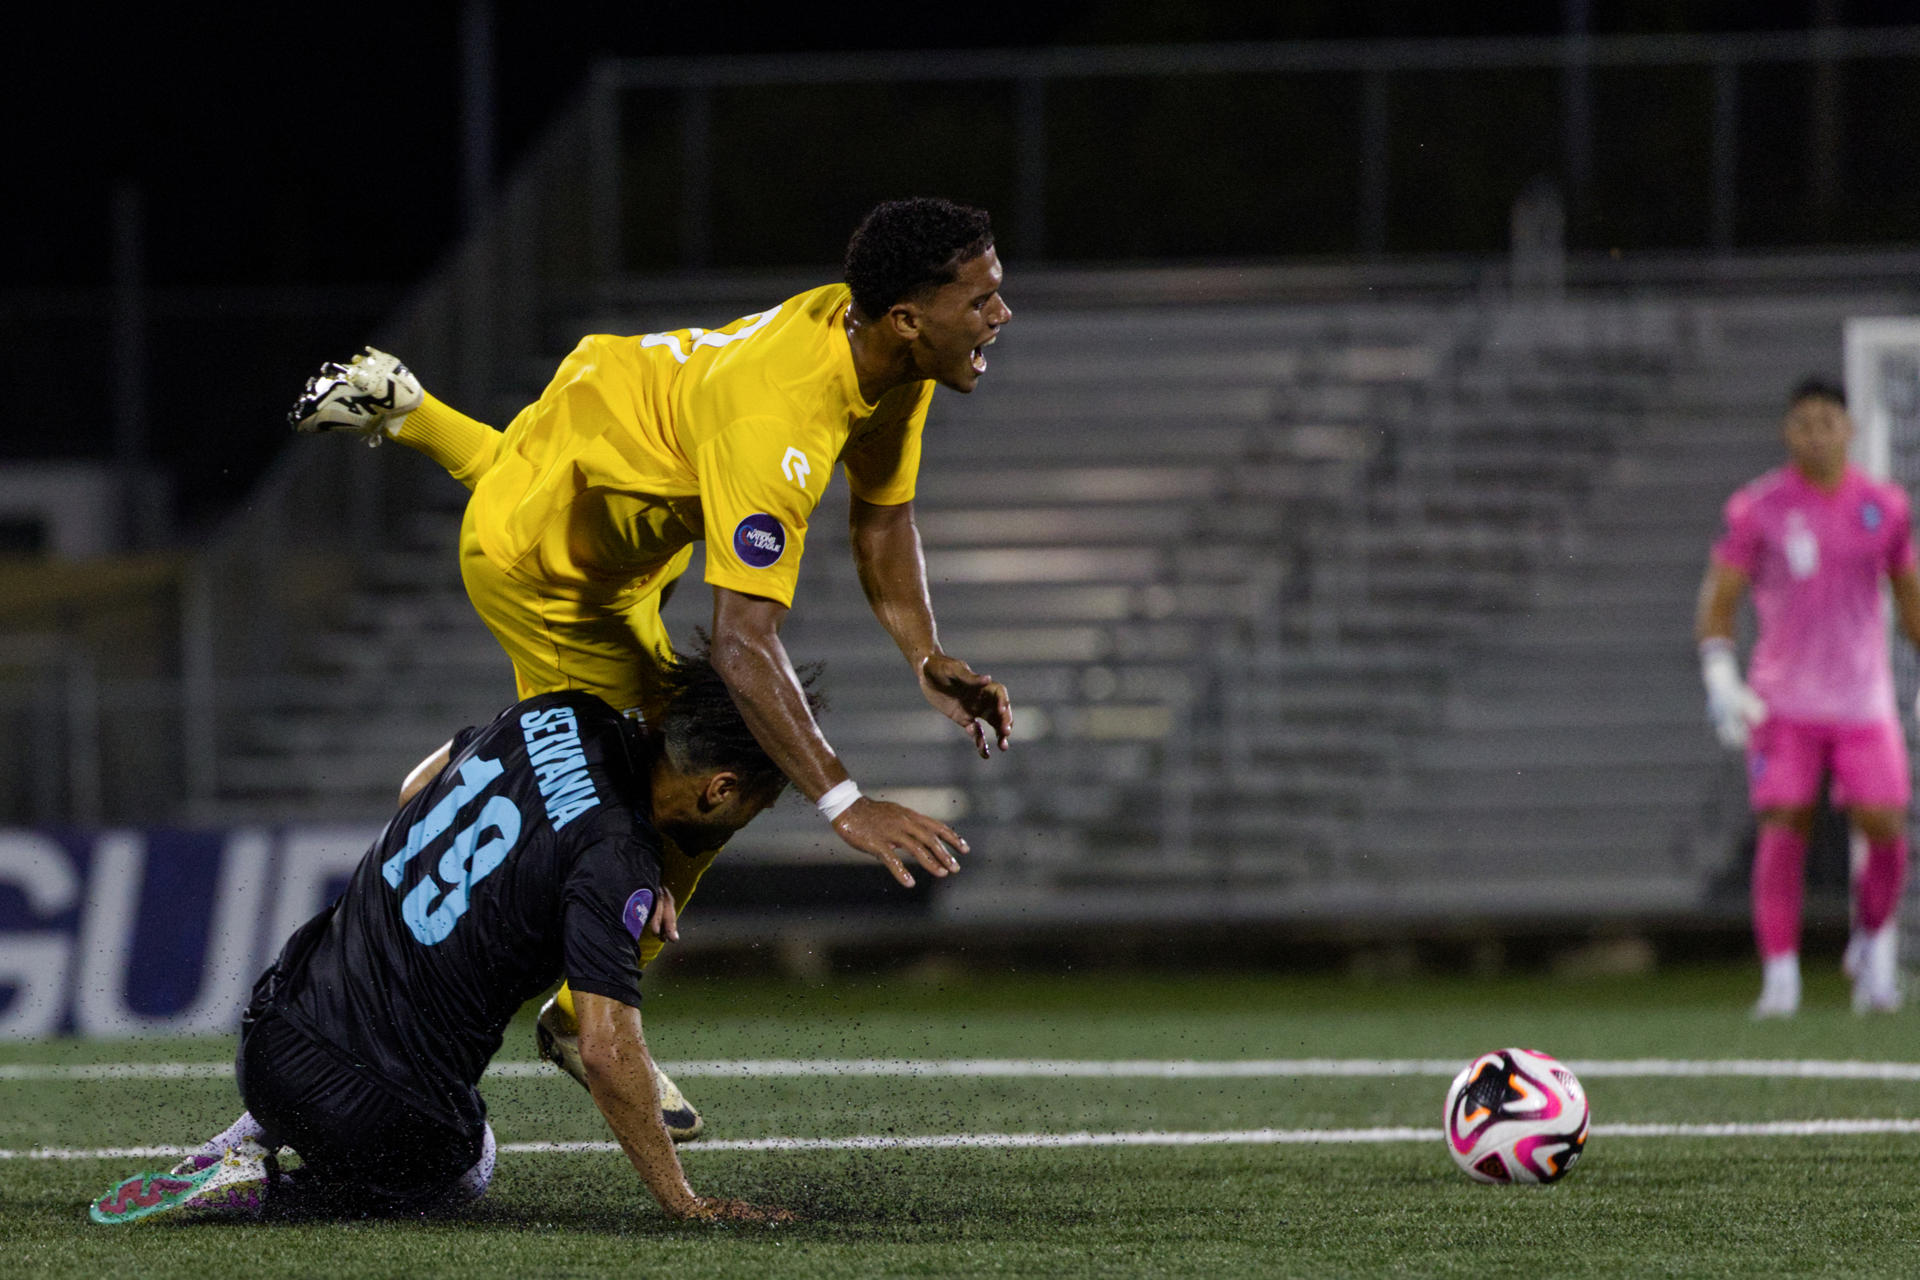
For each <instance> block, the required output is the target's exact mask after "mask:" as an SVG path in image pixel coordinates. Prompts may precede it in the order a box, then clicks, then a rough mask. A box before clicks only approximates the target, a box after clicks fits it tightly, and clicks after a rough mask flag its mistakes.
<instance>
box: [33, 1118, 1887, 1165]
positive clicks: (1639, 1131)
mask: <svg viewBox="0 0 1920 1280" xmlns="http://www.w3.org/2000/svg"><path fill="white" fill-rule="evenodd" d="M1882 1133H1894V1134H1920V1120H1775V1121H1769V1122H1766V1123H1763V1124H1613V1125H1595V1126H1594V1127H1593V1134H1594V1136H1595V1137H1600V1138H1811V1137H1825V1136H1842V1137H1849V1136H1855V1135H1863V1134H1882ZM1440 1139H1441V1132H1440V1130H1438V1129H1420V1128H1413V1127H1399V1128H1377V1129H1227V1130H1218V1131H1208V1132H1188V1133H1180V1132H1167V1133H1156V1132H1144V1133H933V1134H924V1135H920V1136H913V1137H899V1136H896V1135H893V1134H870V1135H863V1136H857V1137H849V1138H733V1139H722V1140H716V1141H703V1142H699V1143H695V1144H692V1145H690V1146H686V1147H682V1148H681V1151H682V1152H683V1153H684V1152H689V1151H691V1152H702V1151H926V1150H958V1149H963V1148H995V1149H1001V1150H1005V1149H1015V1148H1017V1149H1027V1150H1031V1149H1036V1148H1062V1147H1220V1146H1324V1145H1338V1144H1352V1143H1369V1142H1438V1141H1440ZM188 1150H189V1148H186V1147H99V1148H94V1149H92V1150H83V1149H78V1148H48V1147H40V1148H34V1149H31V1150H25V1151H17V1150H6V1149H3V1148H0V1160H147V1159H167V1158H176V1157H179V1156H182V1155H184V1154H186V1152H187V1151H188ZM619 1150H620V1147H619V1144H617V1143H613V1142H503V1143H501V1144H500V1153H501V1154H502V1155H582V1154H587V1155H599V1154H608V1155H611V1154H613V1153H614V1152H617V1151H619Z"/></svg>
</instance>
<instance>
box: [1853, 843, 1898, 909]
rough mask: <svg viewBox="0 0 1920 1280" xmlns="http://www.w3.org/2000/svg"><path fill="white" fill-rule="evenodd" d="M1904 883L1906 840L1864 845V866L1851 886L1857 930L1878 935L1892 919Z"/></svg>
mask: <svg viewBox="0 0 1920 1280" xmlns="http://www.w3.org/2000/svg"><path fill="white" fill-rule="evenodd" d="M1906 882H1907V838H1906V836H1904V835H1902V836H1898V837H1896V838H1895V839H1892V840H1875V841H1872V842H1871V843H1869V844H1868V845H1867V862H1866V865H1865V866H1863V867H1862V868H1860V876H1859V879H1858V880H1856V881H1855V882H1854V887H1853V892H1854V912H1855V916H1856V918H1857V919H1858V920H1859V922H1860V928H1861V929H1862V930H1863V931H1864V932H1866V933H1878V932H1879V931H1880V930H1881V928H1882V927H1884V926H1885V925H1886V923H1887V921H1889V920H1891V919H1893V912H1894V908H1896V907H1897V906H1899V905H1900V891H1901V889H1902V888H1904V887H1905V885H1906Z"/></svg>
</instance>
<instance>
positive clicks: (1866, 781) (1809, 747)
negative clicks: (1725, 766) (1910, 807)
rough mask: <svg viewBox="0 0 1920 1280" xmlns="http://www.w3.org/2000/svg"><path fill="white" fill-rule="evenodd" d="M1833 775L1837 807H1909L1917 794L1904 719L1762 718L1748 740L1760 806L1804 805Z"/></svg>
mask: <svg viewBox="0 0 1920 1280" xmlns="http://www.w3.org/2000/svg"><path fill="white" fill-rule="evenodd" d="M1828 773H1832V775H1833V791H1832V794H1831V797H1830V799H1831V801H1832V803H1833V806H1834V807H1835V808H1837V809H1853V808H1860V809H1904V808H1906V807H1907V802H1908V801H1909V800H1910V799H1912V798H1913V779H1912V776H1911V775H1910V774H1909V773H1908V771H1907V740H1906V738H1905V737H1903V736H1902V734H1901V732H1900V722H1899V721H1898V720H1875V721H1869V722H1867V723H1866V724H1859V723H1842V722H1839V721H1832V720H1782V719H1780V718H1778V717H1775V716H1769V717H1768V718H1767V719H1765V720H1763V721H1761V722H1760V724H1759V725H1758V726H1756V727H1755V729H1754V731H1753V737H1752V739H1751V740H1750V741H1749V742H1748V744H1747V788H1748V794H1749V795H1750V796H1751V797H1752V800H1753V807H1754V808H1755V809H1798V808H1803V807H1805V806H1807V805H1811V804H1813V803H1814V802H1815V801H1816V800H1818V799H1819V796H1820V779H1821V778H1822V777H1823V776H1824V775H1826V774H1828Z"/></svg>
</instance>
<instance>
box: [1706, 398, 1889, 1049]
mask: <svg viewBox="0 0 1920 1280" xmlns="http://www.w3.org/2000/svg"><path fill="white" fill-rule="evenodd" d="M1785 436H1786V444H1787V454H1788V458H1789V462H1788V465H1787V466H1784V467H1781V468H1779V469H1778V470H1775V471H1769V472H1768V473H1767V474H1765V475H1763V476H1761V477H1760V478H1758V479H1757V480H1754V481H1753V482H1752V483H1750V484H1748V485H1747V486H1746V487H1745V488H1743V489H1741V490H1740V491H1739V492H1738V493H1736V494H1734V495H1733V497H1732V498H1731V499H1730V500H1729V501H1728V502H1727V508H1726V530H1725V532H1724V533H1723V534H1722V535H1721V538H1720V540H1719V542H1717V543H1715V544H1714V548H1713V556H1712V559H1711V561H1710V563H1709V565H1708V568H1707V576H1706V581H1705V582H1704V583H1702V584H1701V588H1700V605H1699V612H1698V617H1697V621H1696V626H1695V635H1696V638H1697V639H1698V640H1699V642H1700V664H1701V674H1702V676H1703V678H1704V679H1705V682H1706V686H1707V707H1708V715H1709V717H1710V718H1711V719H1712V721H1713V724H1714V728H1715V730H1716V732H1717V733H1718V734H1719V737H1720V740H1721V742H1722V743H1724V744H1725V745H1727V746H1728V747H1730V748H1740V747H1744V748H1745V749H1746V753H1747V778H1748V787H1749V794H1750V796H1751V800H1752V804H1753V809H1754V812H1755V814H1756V815H1758V817H1759V822H1760V834H1759V843H1758V846H1757V848H1756V850H1755V853H1754V862H1753V931H1754V937H1755V940H1756V941H1757V942H1758V944H1759V948H1760V956H1761V960H1762V961H1763V963H1764V966H1765V969H1764V978H1763V980H1762V984H1761V992H1760V999H1759V1002H1758V1003H1757V1004H1755V1006H1754V1010H1753V1012H1754V1015H1755V1016H1756V1017H1788V1016H1791V1015H1792V1014H1793V1013H1795V1012H1796V1011H1797V1010H1798V1008H1799V1005H1800V954H1799V952H1800V909H1801V899H1802V894H1803V889H1802V871H1803V868H1804V865H1805V862H1806V855H1807V838H1808V835H1809V832H1810V831H1811V829H1812V826H1813V812H1814V805H1815V802H1816V801H1817V800H1818V798H1819V791H1820V784H1821V780H1822V778H1823V777H1830V778H1831V780H1832V792H1831V796H1832V802H1833V804H1834V806H1835V807H1836V808H1839V809H1843V810H1845V812H1846V814H1847V818H1848V820H1849V821H1850V822H1851V824H1852V825H1853V828H1854V830H1856V831H1858V832H1859V833H1860V834H1861V835H1862V836H1863V837H1864V838H1865V841H1866V847H1867V855H1866V859H1865V862H1864V864H1863V865H1860V866H1857V867H1856V868H1855V870H1854V880H1853V938H1852V941H1851V943H1850V944H1849V945H1848V947H1847V959H1846V968H1847V972H1848V973H1849V974H1850V975H1851V976H1852V978H1853V1007H1854V1010H1855V1012H1859V1013H1872V1012H1890V1011H1892V1010H1894V1009H1896V1008H1898V1007H1899V1005H1900V986H1899V955H1898V945H1897V935H1896V933H1895V928H1894V914H1895V911H1896V909H1897V908H1898V906H1899V902H1900V891H1901V888H1902V886H1903V884H1904V882H1905V879H1906V872H1907V806H1908V801H1909V799H1910V798H1911V795H1912V781H1911V775H1910V774H1909V771H1908V766H1907V747H1906V740H1905V738H1904V736H1903V735H1902V732H1901V724H1900V716H1899V712H1898V711H1897V710H1896V708H1895V706H1894V693H1893V673H1892V670H1891V668H1890V666H1889V664H1888V657H1887V613H1886V604H1885V601H1884V599H1883V597H1882V594H1881V589H1880V584H1881V582H1882V580H1886V581H1888V582H1890V583H1891V584H1892V588H1893V600H1894V605H1895V608H1896V610H1897V612H1898V616H1899V620H1900V629H1901V631H1902V632H1903V633H1904V634H1905V635H1906V637H1907V639H1908V640H1909V641H1911V642H1913V643H1914V644H1915V645H1920V573H1917V572H1916V568H1915V558H1914V546H1913V524H1912V519H1911V516H1910V513H1909V509H1908V503H1907V496H1906V494H1905V493H1903V492H1902V491H1901V490H1900V489H1899V487H1898V486H1896V485H1892V484H1888V483H1884V482H1882V481H1878V480H1875V479H1873V478H1872V477H1870V476H1868V475H1867V474H1866V473H1864V472H1862V471H1860V470H1859V469H1858V468H1856V467H1854V466H1851V465H1850V464H1849V463H1848V461H1847V446H1848V443H1849V442H1850V441H1851V440H1852V438H1853V423H1852V420H1851V419H1849V418H1848V416H1847V409H1846V399H1845V397H1844V395H1843V394H1842V393H1841V391H1840V390H1839V388H1837V387H1834V386H1832V385H1830V384H1827V383H1824V382H1821V381H1818V380H1809V381H1807V382H1804V383H1802V384H1801V385H1800V386H1799V387H1798V388H1797V389H1796V390H1795V391H1794V393H1793V395H1792V398H1791V399H1790V400H1789V402H1788V406H1787V416H1786V423H1785ZM1749 588H1751V590H1752V592H1753V601H1754V611H1755V612H1756V614H1758V616H1759V623H1760V627H1759V639H1758V641H1757V643H1756V644H1755V645H1754V650H1753V658H1752V663H1751V669H1750V672H1749V675H1750V680H1748V681H1743V680H1742V679H1741V677H1740V667H1739V663H1738V660H1737V659H1736V657H1735V655H1734V648H1733V627H1734V615H1735V613H1736V611H1737V609H1738V607H1739V604H1740V598H1741V597H1742V596H1743V595H1745V594H1746V593H1747V591H1748V590H1749Z"/></svg>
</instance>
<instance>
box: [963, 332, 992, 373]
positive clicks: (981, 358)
mask: <svg viewBox="0 0 1920 1280" xmlns="http://www.w3.org/2000/svg"><path fill="white" fill-rule="evenodd" d="M998 341H1000V335H999V334H997V333H996V334H994V335H993V336H992V337H991V338H988V339H987V340H986V341H985V342H983V343H981V344H980V345H979V346H977V347H975V348H974V349H973V352H972V354H971V355H970V356H969V357H968V363H969V364H971V365H972V366H973V371H974V373H975V374H976V375H977V374H982V373H985V372H986V371H987V348H988V347H990V346H992V345H993V344H994V343H996V342H998Z"/></svg>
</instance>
